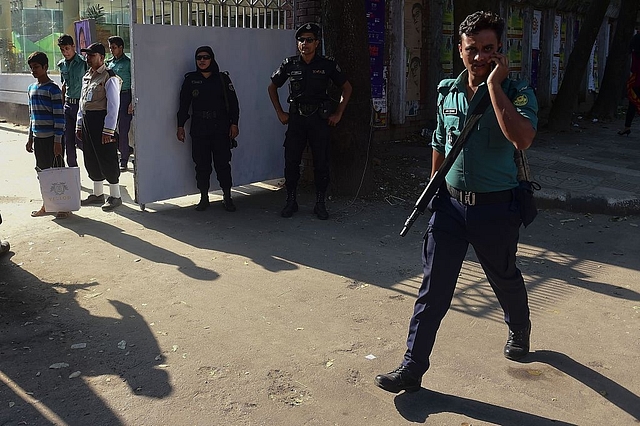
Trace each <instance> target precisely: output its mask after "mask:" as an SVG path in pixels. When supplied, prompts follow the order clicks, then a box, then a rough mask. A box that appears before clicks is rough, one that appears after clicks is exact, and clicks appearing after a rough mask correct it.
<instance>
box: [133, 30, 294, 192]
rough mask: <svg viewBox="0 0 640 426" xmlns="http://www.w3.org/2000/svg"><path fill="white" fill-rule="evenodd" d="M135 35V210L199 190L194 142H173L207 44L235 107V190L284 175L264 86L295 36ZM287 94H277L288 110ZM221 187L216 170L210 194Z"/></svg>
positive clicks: (279, 130)
mask: <svg viewBox="0 0 640 426" xmlns="http://www.w3.org/2000/svg"><path fill="white" fill-rule="evenodd" d="M132 36H133V37H132V40H133V46H132V57H133V61H132V62H133V79H134V96H135V99H136V106H135V119H134V139H135V145H136V153H135V158H136V176H135V182H136V200H137V202H138V203H139V204H145V203H151V202H154V201H159V200H165V199H169V198H174V197H179V196H183V195H188V194H194V193H197V192H198V191H197V188H196V181H195V171H194V164H193V161H192V159H191V138H190V137H189V136H187V139H186V141H185V143H184V144H183V143H181V142H179V141H178V140H177V139H176V127H177V119H176V113H177V111H178V102H179V101H178V98H179V93H180V87H181V85H182V82H183V80H184V74H186V73H187V72H189V71H193V70H195V59H194V56H195V50H196V49H197V48H198V47H199V46H203V45H209V46H211V48H212V49H213V51H214V53H215V57H216V61H217V62H218V64H219V65H220V70H222V71H229V73H230V76H231V80H232V81H233V84H234V86H235V89H236V93H237V95H238V100H239V102H240V123H239V128H240V136H239V137H238V138H237V140H238V145H239V146H238V148H235V149H234V150H233V151H232V152H233V159H232V161H231V168H232V174H233V185H234V186H238V185H245V184H248V183H252V182H259V181H263V180H268V179H275V178H278V177H281V176H282V175H283V172H284V152H283V147H282V144H283V142H284V133H285V130H286V127H285V126H283V125H282V124H280V122H279V121H278V118H277V116H276V114H275V111H274V110H273V106H272V105H271V101H270V100H269V95H268V94H267V86H268V85H269V82H270V77H271V74H272V72H273V71H274V70H275V69H276V68H277V67H278V65H279V64H280V62H281V61H282V60H283V59H284V58H285V57H286V56H290V55H293V54H295V39H294V31H291V30H270V29H243V28H216V27H187V26H164V25H140V24H135V25H134V26H133V28H132ZM287 95H288V92H287V87H286V85H285V86H284V87H283V88H282V89H281V91H280V99H281V102H282V104H283V107H285V108H286V105H285V102H286V97H287ZM190 121H191V120H189V121H188V122H187V128H186V130H187V135H188V130H189V129H188V125H189V122H190ZM218 188H219V185H218V182H217V180H216V178H215V171H214V172H213V173H212V179H211V189H212V190H214V189H218Z"/></svg>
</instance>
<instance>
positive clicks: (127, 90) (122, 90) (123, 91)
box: [120, 89, 131, 93]
mask: <svg viewBox="0 0 640 426" xmlns="http://www.w3.org/2000/svg"><path fill="white" fill-rule="evenodd" d="M130 91H131V89H121V90H120V92H122V93H127V92H130Z"/></svg>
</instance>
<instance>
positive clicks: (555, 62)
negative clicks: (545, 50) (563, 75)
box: [551, 56, 560, 95]
mask: <svg viewBox="0 0 640 426" xmlns="http://www.w3.org/2000/svg"><path fill="white" fill-rule="evenodd" d="M559 82H560V57H558V56H554V57H553V59H552V61H551V94H552V95H557V94H558V86H559Z"/></svg>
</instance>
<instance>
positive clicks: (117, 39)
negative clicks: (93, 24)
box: [107, 36, 124, 47]
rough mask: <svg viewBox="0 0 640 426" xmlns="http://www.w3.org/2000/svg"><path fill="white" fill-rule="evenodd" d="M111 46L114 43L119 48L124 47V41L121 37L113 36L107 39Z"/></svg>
mask: <svg viewBox="0 0 640 426" xmlns="http://www.w3.org/2000/svg"><path fill="white" fill-rule="evenodd" d="M107 41H108V42H109V44H111V43H113V44H115V45H116V46H118V47H124V40H123V39H122V37H120V36H111V37H109V38H108V39H107Z"/></svg>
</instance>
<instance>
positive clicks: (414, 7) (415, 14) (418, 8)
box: [404, 0, 422, 48]
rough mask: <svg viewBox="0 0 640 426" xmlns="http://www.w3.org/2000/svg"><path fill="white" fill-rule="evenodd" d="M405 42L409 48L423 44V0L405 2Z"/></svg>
mask: <svg viewBox="0 0 640 426" xmlns="http://www.w3.org/2000/svg"><path fill="white" fill-rule="evenodd" d="M404 42H405V45H406V46H407V47H409V48H414V47H418V48H419V47H421V46H422V1H420V0H412V1H407V2H405V6H404Z"/></svg>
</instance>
